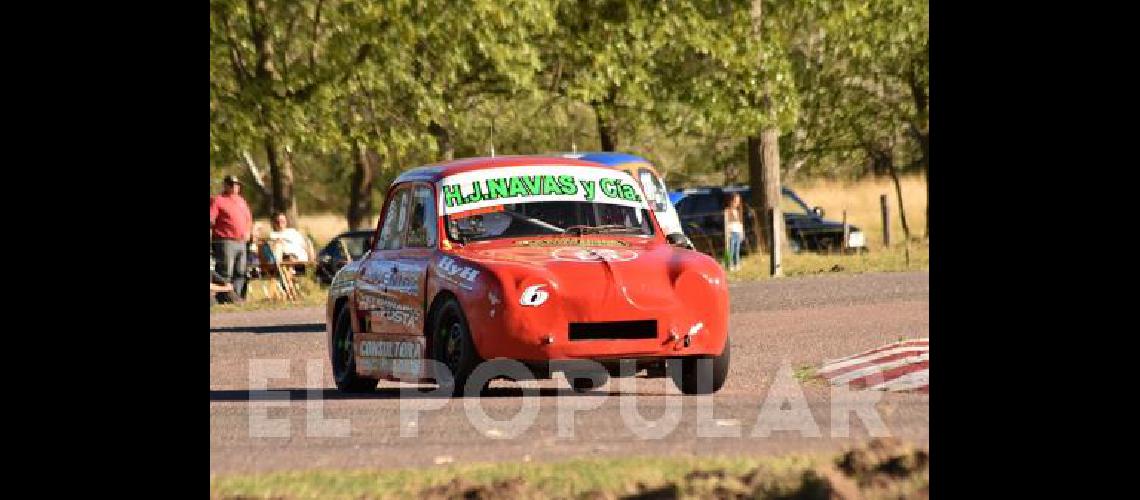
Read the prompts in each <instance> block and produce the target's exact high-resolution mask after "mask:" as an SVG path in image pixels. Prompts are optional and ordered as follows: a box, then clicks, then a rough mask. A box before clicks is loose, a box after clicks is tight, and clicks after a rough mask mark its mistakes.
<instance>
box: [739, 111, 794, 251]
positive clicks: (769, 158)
mask: <svg viewBox="0 0 1140 500" xmlns="http://www.w3.org/2000/svg"><path fill="white" fill-rule="evenodd" d="M779 138H780V132H779V130H777V129H775V128H767V129H764V131H763V132H761V133H760V137H756V136H751V137H749V138H748V182H749V185H750V186H751V187H752V203H751V205H752V209H753V210H754V211H755V213H756V215H757V217H758V218H759V219H760V220H759V224H756V226H757V227H758V228H759V229H760V233H761V234H757V235H756V236H757V238H758V239H759V240H760V241H759V243H760V248H762V249H763V250H764V251H766V252H767V251H770V249H769V248H768V240H769V234H771V233H769V231H775V236H776V243H777V245H780V246H782V245H783V240H784V238H785V236H784V215H783V213H782V212H781V211H780V198H781V195H780V146H779ZM769 209H771V210H772V211H773V212H775V214H776V217H775V219H776V227H775V228H769V227H768V220H767V218H766V217H764V214H766V213H768V210H769Z"/></svg>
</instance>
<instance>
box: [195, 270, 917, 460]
mask: <svg viewBox="0 0 1140 500" xmlns="http://www.w3.org/2000/svg"><path fill="white" fill-rule="evenodd" d="M731 293H732V317H731V330H730V331H731V335H732V336H731V341H732V358H733V359H732V366H731V372H730V374H729V379H728V383H727V384H726V385H725V387H724V388H723V389H722V390H721V391H720V392H719V393H717V394H716V395H715V396H713V397H712V404H711V405H710V407H711V409H712V410H713V411H712V416H711V417H707V418H702V417H701V416H700V415H698V404H699V403H700V402H701V401H702V400H703V401H707V399H702V398H698V397H684V396H681V395H679V394H678V393H676V391H675V389H674V388H673V387H672V383H671V382H669V381H668V380H667V379H624V380H621V381H618V380H611V381H610V382H609V383H608V384H607V385H606V386H604V387H602V388H601V390H599V391H596V392H594V393H591V394H589V395H584V396H583V395H577V394H575V393H573V392H571V391H570V390H569V388H568V386H567V383H566V381H565V380H564V379H562V378H561V377H559V378H556V379H554V380H550V381H542V382H540V383H539V384H538V385H539V386H540V387H542V389H541V395H540V397H538V398H529V399H524V398H519V397H517V389H512V388H510V384H507V385H506V386H505V387H503V388H500V389H496V390H493V391H492V393H491V395H490V396H489V397H484V398H479V399H474V400H468V399H465V398H457V399H441V398H414V399H403V400H401V399H400V398H399V397H398V396H399V393H400V388H399V387H400V386H399V384H395V383H389V382H381V386H380V389H379V390H378V392H377V393H376V394H374V395H367V396H345V395H341V394H339V393H337V392H336V391H335V390H334V389H332V388H333V387H334V386H333V383H332V378H331V375H330V374H329V366H328V361H327V354H326V352H325V344H324V333H323V331H324V318H323V312H322V310H321V309H320V308H305V309H294V310H285V311H262V312H246V313H225V314H212V315H211V316H210V470H211V473H212V474H229V473H242V472H256V471H268V470H287V469H312V468H333V467H336V468H340V467H347V468H393V467H422V466H428V467H430V466H434V465H435V464H438V463H465V462H475V461H500V460H501V461H530V460H533V461H549V460H559V459H566V458H571V457H582V456H627V455H655V456H661V455H708V454H730V455H739V454H749V455H755V454H782V453H786V452H815V451H833V450H838V449H841V448H843V447H844V446H846V445H849V444H852V443H853V442H855V441H863V440H866V439H868V438H869V435H870V434H869V430H868V428H867V427H866V426H865V425H864V424H863V423H862V421H861V419H860V417H857V416H856V415H855V414H854V413H851V414H850V426H849V433H850V434H849V435H848V436H847V437H842V436H843V433H842V429H841V427H842V426H840V425H839V424H838V421H836V422H835V425H833V422H832V413H833V411H834V410H835V409H836V408H838V407H840V405H838V404H836V405H833V404H832V400H833V399H834V398H833V396H832V392H831V388H830V387H828V386H826V385H824V384H821V383H819V382H807V383H802V384H800V383H797V384H795V387H797V388H799V391H792V392H780V394H781V395H783V394H787V395H790V397H792V398H793V400H794V398H795V395H796V394H800V393H802V394H803V395H804V398H805V399H804V400H803V402H804V404H805V405H806V407H807V408H809V409H810V412H811V415H812V418H810V419H807V418H798V419H791V420H778V419H774V418H771V415H768V414H764V413H763V412H762V411H761V408H762V406H763V405H764V403H765V402H766V401H768V402H769V405H768V408H769V410H780V409H781V407H780V406H779V404H778V403H779V400H780V399H779V397H778V395H777V394H776V393H777V392H778V391H777V390H774V389H772V388H773V387H774V384H773V382H774V381H776V380H777V379H778V377H777V375H778V372H779V370H780V369H781V367H787V369H788V370H789V371H795V369H797V368H800V367H803V366H819V365H820V363H821V362H822V361H824V360H825V359H833V358H838V357H842V356H847V355H850V354H854V353H857V352H860V351H863V350H866V349H870V348H873V347H877V346H880V345H883V344H887V343H890V342H893V341H896V340H898V339H900V338H916V337H927V336H928V335H929V329H930V326H929V324H930V316H929V311H928V306H929V274H927V273H885V274H866V275H858V276H852V275H847V276H823V277H808V278H790V279H783V280H779V281H774V282H761V283H748V284H738V285H733V286H732V288H731ZM255 360H278V361H269V362H268V363H286V362H287V363H288V367H287V369H285V370H284V371H283V372H282V377H283V378H275V379H271V380H269V381H268V391H261V390H253V391H251V390H250V389H251V382H250V376H249V375H250V371H251V367H253V368H256V367H258V366H265V365H264V363H266V362H264V361H255ZM282 360H284V361H282ZM310 365H311V366H312V370H313V371H314V373H315V375H316V377H314V378H313V380H309V377H308V374H307V373H306V371H307V369H308V367H309V366H310ZM281 368H284V366H282V367H281ZM790 379H791V378H788V379H786V380H790ZM625 382H629V383H631V386H619V384H621V383H625ZM497 384H499V383H496V385H493V386H492V387H499V386H498V385H497ZM785 387H786V386H785ZM801 391H802V392H801ZM619 394H620V395H624V397H619ZM862 394H864V395H868V394H869V395H871V397H876V396H877V397H878V398H879V399H878V402H877V403H870V405H871V406H867V405H866V404H865V405H864V407H867V408H874V409H875V410H876V411H875V412H874V414H875V415H878V417H879V418H881V421H882V423H883V424H884V428H882V429H879V432H887V433H889V434H890V435H891V436H895V437H899V438H901V439H903V440H904V441H908V442H912V443H915V444H919V445H923V446H926V445H928V444H929V437H928V432H929V426H928V420H929V403H928V401H929V400H928V396H926V395H923V394H908V393H883V392H874V393H862ZM631 396H632V397H631ZM310 397H311V398H312V399H311V400H310V399H309V398H310ZM623 399H624V400H625V401H626V402H627V403H628V402H633V403H635V404H636V407H635V409H636V410H637V411H638V412H639V414H640V417H641V418H643V419H645V420H655V419H659V418H662V417H663V416H664V415H666V408H668V407H670V406H671V405H674V404H678V403H679V406H680V408H679V415H680V419H679V422H678V423H676V425H675V427H674V426H673V424H672V423H671V422H670V421H669V420H667V419H666V420H662V421H660V422H657V423H656V424H655V425H654V424H644V423H642V424H637V425H634V424H627V423H626V418H625V417H629V416H631V415H635V414H633V413H632V412H629V411H623V410H622V406H623V404H622V400H623ZM401 402H403V403H405V404H410V405H420V406H440V405H442V407H441V408H439V409H437V410H432V411H424V412H422V413H420V414H419V415H418V417H417V418H415V419H414V421H415V424H414V427H413V426H412V425H411V424H404V425H403V427H404V431H405V432H413V431H414V432H415V433H416V436H415V437H401V420H400V412H401V408H400V407H401ZM470 403H479V404H481V405H482V406H481V408H482V409H483V411H485V412H486V414H487V415H488V416H489V417H491V418H495V419H499V420H507V419H509V418H511V417H513V416H515V415H516V414H518V413H519V411H520V409H523V408H524V407H525V406H526V405H527V404H534V406H535V407H537V409H538V413H537V416H536V417H535V420H534V423H533V424H532V425H530V426H525V427H523V426H515V427H510V426H506V425H502V424H493V423H492V424H491V425H489V426H486V427H479V426H477V425H475V424H474V423H472V420H471V419H470V418H469V417H468V413H469V411H467V408H466V406H465V405H466V404H470ZM535 403H536V404H535ZM560 405H562V408H563V409H566V408H570V407H578V408H587V407H590V406H595V405H597V407H596V408H594V409H588V410H584V411H579V412H576V413H574V417H575V418H574V425H573V427H574V431H573V435H572V437H561V436H560V435H559V425H558V421H559V418H558V416H559V408H560ZM267 406H271V407H269V408H268V409H266V407H267ZM631 406H632V405H631ZM799 407H800V406H799V405H798V404H788V405H785V406H783V410H784V412H785V413H786V414H791V413H792V412H794V409H796V408H799ZM674 413H678V412H676V411H672V412H670V413H669V415H672V414H674ZM840 413H842V412H840ZM258 415H261V416H264V418H266V419H268V420H267V421H266V422H264V423H262V418H261V417H259V416H258ZM701 422H703V424H701ZM768 424H772V425H776V426H779V425H784V426H788V427H794V426H796V425H800V426H802V427H800V429H807V432H806V434H808V435H806V436H805V432H804V431H775V432H773V433H771V434H770V435H769V436H767V437H760V436H757V435H756V434H755V433H756V431H757V430H758V429H763V428H764V427H765V426H766V425H768ZM282 425H287V426H288V428H287V429H286V428H284V427H275V426H282ZM699 425H704V427H701V429H700V430H699V429H698V426H699ZM812 427H815V428H817V429H818V432H819V437H811V436H810V430H811V428H812ZM515 429H525V430H523V431H522V432H521V434H520V435H518V436H516V437H511V432H512V431H513V430H515ZM706 429H707V430H709V431H711V432H713V433H727V434H728V435H727V436H719V437H707V434H708V433H707V432H706V431H705V430H706ZM273 432H279V433H281V435H282V436H284V437H259V436H258V435H256V434H258V433H261V434H269V433H273ZM698 434H700V435H698ZM345 435H346V436H347V437H342V436H345ZM645 436H656V437H648V438H646V437H645Z"/></svg>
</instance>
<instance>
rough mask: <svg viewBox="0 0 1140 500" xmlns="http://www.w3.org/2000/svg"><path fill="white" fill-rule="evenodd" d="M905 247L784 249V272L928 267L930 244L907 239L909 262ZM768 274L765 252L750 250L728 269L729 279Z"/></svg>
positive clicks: (874, 270)
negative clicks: (736, 266)
mask: <svg viewBox="0 0 1140 500" xmlns="http://www.w3.org/2000/svg"><path fill="white" fill-rule="evenodd" d="M906 253H907V248H906V246H905V245H903V244H902V243H899V244H897V245H891V246H890V247H889V248H886V247H879V248H875V249H872V250H870V251H868V252H862V253H851V254H838V253H836V254H818V253H812V252H803V253H798V254H797V253H790V252H785V254H784V256H783V259H782V263H781V264H782V266H783V268H784V276H806V275H814V274H834V273H844V274H859V273H868V272H890V271H918V270H925V269H930V244H929V243H927V242H923V241H912V242H910V262H909V264H908V262H907V256H906ZM768 278H771V276H769V274H768V256H767V255H763V254H753V255H749V256H748V257H745V258H743V259H741V262H740V270H739V271H732V272H729V273H728V279H729V281H749V280H757V279H768Z"/></svg>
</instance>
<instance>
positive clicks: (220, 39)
mask: <svg viewBox="0 0 1140 500" xmlns="http://www.w3.org/2000/svg"><path fill="white" fill-rule="evenodd" d="M367 9H368V6H367V5H366V4H363V5H358V4H356V3H354V2H336V1H333V0H327V1H326V0H315V1H295V2H269V1H267V0H246V1H244V2H242V1H238V0H211V2H210V49H211V57H210V61H211V67H210V104H211V120H210V124H211V134H210V137H211V153H212V155H211V157H212V158H211V160H212V161H216V160H217V159H219V157H221V158H224V159H233V158H234V157H235V156H236V155H239V154H240V155H241V156H243V157H245V158H249V151H250V150H251V149H253V148H258V147H259V148H261V149H262V150H263V151H264V154H265V158H266V163H267V165H268V170H269V178H270V187H269V190H270V194H271V200H272V201H271V203H270V208H271V210H272V211H284V212H286V214H287V216H288V217H289V219H290V220H291V221H293V222H294V223H295V222H296V217H297V206H296V202H295V199H294V193H293V179H294V166H293V160H294V151H293V146H294V143H295V142H297V141H298V140H311V138H310V136H311V135H312V133H313V131H312V130H309V129H308V127H307V125H308V118H307V116H306V113H305V109H304V108H305V107H306V106H307V105H310V104H311V103H312V101H313V100H314V98H315V97H316V96H319V95H320V94H321V91H322V90H323V89H324V87H326V86H327V85H330V84H336V83H338V82H343V81H344V80H345V79H346V78H347V76H348V74H349V73H350V71H351V70H352V68H354V67H355V66H357V65H359V64H360V62H362V61H363V60H364V59H365V58H366V57H367V56H368V53H369V51H370V50H371V49H372V45H371V44H369V43H367V42H366V41H364V39H363V37H360V35H361V34H362V33H366V30H365V29H363V28H362V26H363V25H364V24H366V23H367V19H368V18H367V16H365V15H361V14H364V13H365V11H366V10H367ZM247 165H248V163H247Z"/></svg>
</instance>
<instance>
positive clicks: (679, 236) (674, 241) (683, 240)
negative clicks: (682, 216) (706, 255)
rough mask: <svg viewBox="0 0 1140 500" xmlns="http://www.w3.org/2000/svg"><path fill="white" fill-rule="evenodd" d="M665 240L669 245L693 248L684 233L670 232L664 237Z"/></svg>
mask: <svg viewBox="0 0 1140 500" xmlns="http://www.w3.org/2000/svg"><path fill="white" fill-rule="evenodd" d="M665 241H668V242H669V244H670V245H674V246H678V247H682V248H688V249H689V250H693V242H692V240H690V239H689V237H688V236H685V233H672V234H670V235H668V236H666V237H665Z"/></svg>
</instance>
